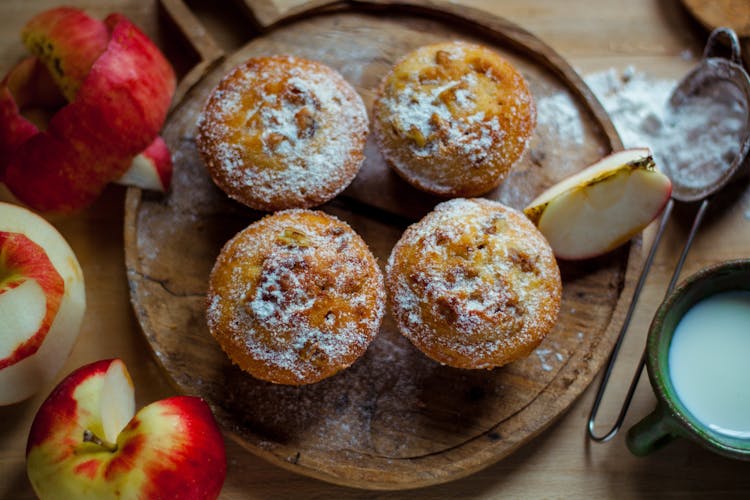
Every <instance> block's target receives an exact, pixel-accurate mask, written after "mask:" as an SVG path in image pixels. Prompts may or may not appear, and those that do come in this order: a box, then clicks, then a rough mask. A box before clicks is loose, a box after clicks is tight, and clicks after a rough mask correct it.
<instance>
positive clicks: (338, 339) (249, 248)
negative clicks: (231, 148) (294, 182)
mask: <svg viewBox="0 0 750 500" xmlns="http://www.w3.org/2000/svg"><path fill="white" fill-rule="evenodd" d="M384 308H385V289H384V286H383V276H382V274H381V272H380V269H379V268H378V266H377V263H376V261H375V258H374V257H373V255H372V254H371V253H370V250H369V249H368V248H367V245H366V244H365V242H364V241H362V238H360V237H359V236H358V235H357V233H355V232H354V231H353V230H352V228H350V227H349V226H348V225H347V224H346V223H344V222H342V221H340V220H338V219H337V218H335V217H333V216H331V215H328V214H325V213H323V212H316V211H310V210H287V211H283V212H278V213H276V214H274V215H269V216H267V217H265V218H263V219H261V220H259V221H257V222H255V223H253V224H251V225H250V226H248V227H247V228H246V229H244V230H243V231H241V232H240V233H238V234H237V235H236V236H235V237H234V238H232V239H231V240H230V241H229V242H228V243H227V244H226V245H225V246H224V248H223V249H222V251H221V254H220V255H219V257H218V259H217V261H216V264H215V265H214V268H213V270H212V271H211V277H210V281H209V290H208V312H207V318H208V327H209V330H210V331H211V334H212V335H213V336H214V337H215V338H216V340H217V341H218V342H219V344H220V345H221V347H222V349H224V352H226V353H227V355H229V358H230V359H231V360H232V361H233V362H234V363H235V364H237V365H238V366H239V367H240V368H242V369H243V370H245V371H247V372H248V373H250V374H251V375H253V376H254V377H256V378H259V379H262V380H267V381H269V382H274V383H277V384H290V385H302V384H311V383H313V382H317V381H319V380H322V379H324V378H326V377H330V376H331V375H333V374H335V373H336V372H338V371H340V370H342V369H344V368H346V367H348V366H349V365H351V364H352V363H353V362H354V361H355V360H356V359H357V358H359V357H360V356H361V355H362V354H364V352H365V350H366V349H367V346H368V344H369V343H370V342H371V341H372V339H373V338H374V337H375V335H376V333H377V332H378V329H379V327H380V322H381V320H382V317H383V311H384Z"/></svg>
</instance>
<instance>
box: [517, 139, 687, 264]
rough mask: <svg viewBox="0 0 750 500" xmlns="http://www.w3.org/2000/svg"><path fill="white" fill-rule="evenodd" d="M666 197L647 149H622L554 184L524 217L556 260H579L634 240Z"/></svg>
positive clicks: (667, 185)
mask: <svg viewBox="0 0 750 500" xmlns="http://www.w3.org/2000/svg"><path fill="white" fill-rule="evenodd" d="M671 194H672V183H671V182H670V180H669V177H667V176H666V175H664V174H662V173H661V172H659V171H658V170H656V165H655V163H654V159H653V157H652V156H651V151H650V150H648V149H645V148H639V149H626V150H624V151H619V152H617V153H613V154H611V155H609V156H607V157H605V158H603V159H601V160H599V161H598V162H597V163H595V164H593V165H591V166H590V167H588V168H586V169H584V170H582V171H581V172H579V173H577V174H575V175H573V176H571V177H568V178H567V179H565V180H563V181H561V182H559V183H558V184H555V185H554V186H552V187H551V188H549V189H548V190H546V191H545V192H544V193H542V194H541V195H540V196H539V197H537V198H536V199H535V200H534V201H532V202H531V203H530V204H529V205H528V206H527V207H526V208H525V209H524V213H525V214H526V216H527V217H529V219H531V221H532V222H534V224H536V225H537V227H538V228H539V230H540V231H541V232H542V234H544V236H545V237H546V238H547V240H548V241H549V243H550V245H551V246H552V250H553V251H554V253H555V256H556V257H558V258H561V259H569V260H579V259H586V258H591V257H596V256H598V255H602V254H604V253H606V252H609V251H610V250H613V249H615V248H617V247H618V246H620V245H622V244H623V243H625V242H626V241H628V240H629V239H630V238H632V237H633V236H635V235H636V234H637V233H639V232H640V231H641V230H642V229H643V228H644V227H646V226H647V225H648V224H649V223H650V222H651V221H652V220H654V219H655V218H656V217H657V216H658V215H659V214H660V213H661V211H662V210H663V209H664V206H665V205H666V204H667V201H668V200H669V197H670V195H671Z"/></svg>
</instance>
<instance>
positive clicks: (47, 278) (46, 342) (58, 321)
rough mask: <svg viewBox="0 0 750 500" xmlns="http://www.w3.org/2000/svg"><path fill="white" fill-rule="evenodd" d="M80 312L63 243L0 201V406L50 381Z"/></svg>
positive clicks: (74, 263) (77, 275)
mask: <svg viewBox="0 0 750 500" xmlns="http://www.w3.org/2000/svg"><path fill="white" fill-rule="evenodd" d="M85 309H86V295H85V287H84V281H83V273H82V271H81V268H80V266H79V264H78V260H77V259H76V257H75V255H74V254H73V251H72V250H71V248H70V246H68V244H67V243H66V242H65V239H64V238H63V237H62V236H61V235H60V233H58V232H57V230H56V229H55V228H54V227H53V226H52V225H51V224H49V223H48V222H47V221H46V220H44V219H43V218H41V217H39V216H38V215H36V214H34V213H32V212H30V211H29V210H26V209H25V208H21V207H19V206H16V205H11V204H8V203H2V202H0V405H7V404H12V403H16V402H18V401H21V400H23V399H26V398H28V397H29V396H31V395H32V394H34V393H35V392H37V391H39V390H40V389H42V388H43V387H45V386H46V385H47V384H49V383H50V382H51V381H52V380H53V379H54V378H55V376H56V375H57V373H58V372H59V370H60V369H61V368H62V366H63V364H64V363H65V361H66V360H67V358H68V355H69V354H70V351H71V349H72V348H73V344H74V342H75V339H76V338H77V336H78V332H79V331H80V327H81V322H82V320H83V314H84V311H85Z"/></svg>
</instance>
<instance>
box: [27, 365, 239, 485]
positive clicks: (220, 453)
mask: <svg viewBox="0 0 750 500" xmlns="http://www.w3.org/2000/svg"><path fill="white" fill-rule="evenodd" d="M134 401H135V400H134V397H133V384H132V381H131V379H130V376H129V375H128V372H127V369H126V368H125V364H124V363H123V362H122V361H121V360H119V359H114V360H105V361H98V362H96V363H92V364H90V365H86V366H84V367H81V368H79V369H78V370H76V371H74V372H73V373H71V374H70V375H69V376H68V377H67V378H65V379H64V380H63V381H62V382H61V383H60V385H58V386H57V387H56V388H55V389H54V390H53V391H52V393H51V394H50V396H49V397H48V398H47V400H46V401H45V402H44V403H43V404H42V406H41V408H40V409H39V412H38V413H37V415H36V417H35V419H34V422H33V424H32V426H31V431H30V433H29V440H28V444H27V447H26V465H27V472H28V476H29V479H30V480H31V484H32V486H33V488H34V491H35V492H36V494H37V495H38V496H39V497H40V498H42V499H45V498H77V499H79V498H114V497H118V498H174V499H183V498H189V499H203V498H216V497H217V496H218V495H219V492H220V491H221V486H222V484H223V483H224V478H225V476H226V458H225V453H224V440H223V438H222V436H221V432H220V431H219V429H218V427H217V425H216V422H215V420H214V418H213V415H212V414H211V410H210V409H209V408H208V405H206V403H204V402H203V400H201V399H199V398H195V397H190V396H177V397H172V398H168V399H164V400H162V401H157V402H155V403H152V404H150V405H148V406H146V407H144V408H142V409H141V410H140V411H139V412H138V413H137V414H135V416H133V414H134V412H135V402H134Z"/></svg>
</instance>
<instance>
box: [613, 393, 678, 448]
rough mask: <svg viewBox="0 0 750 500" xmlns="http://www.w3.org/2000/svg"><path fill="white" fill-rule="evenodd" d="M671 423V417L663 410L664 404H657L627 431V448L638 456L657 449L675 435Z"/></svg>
mask: <svg viewBox="0 0 750 500" xmlns="http://www.w3.org/2000/svg"><path fill="white" fill-rule="evenodd" d="M671 424H672V417H671V416H670V415H669V414H668V413H667V412H666V411H665V410H664V406H662V405H661V404H657V405H656V408H654V411H652V412H651V413H650V414H649V415H647V416H646V417H644V418H643V420H641V421H640V422H638V423H637V424H635V425H634V426H633V427H631V428H630V430H629V431H628V435H627V439H626V443H627V445H628V449H629V450H630V452H631V453H632V454H633V455H636V456H639V457H642V456H645V455H648V454H649V453H652V452H654V451H656V450H658V449H659V448H661V447H662V446H664V445H666V444H668V443H670V442H671V441H672V440H674V439H675V438H676V437H677V435H675V434H674V432H673V431H672V429H673V426H672V425H671Z"/></svg>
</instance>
